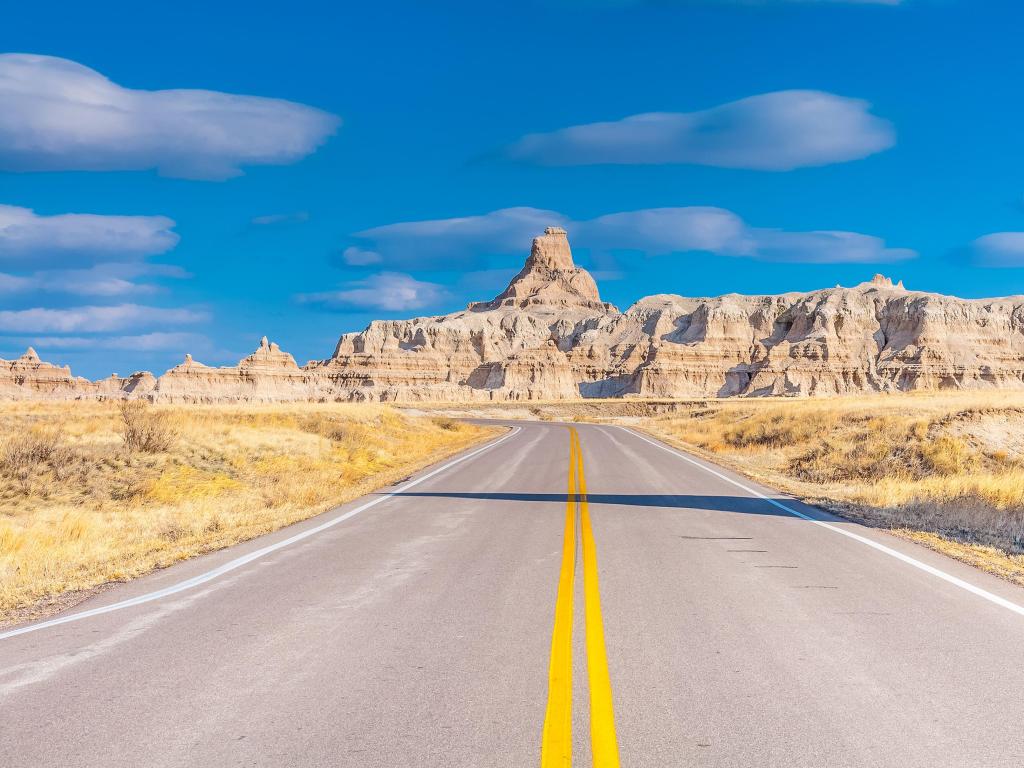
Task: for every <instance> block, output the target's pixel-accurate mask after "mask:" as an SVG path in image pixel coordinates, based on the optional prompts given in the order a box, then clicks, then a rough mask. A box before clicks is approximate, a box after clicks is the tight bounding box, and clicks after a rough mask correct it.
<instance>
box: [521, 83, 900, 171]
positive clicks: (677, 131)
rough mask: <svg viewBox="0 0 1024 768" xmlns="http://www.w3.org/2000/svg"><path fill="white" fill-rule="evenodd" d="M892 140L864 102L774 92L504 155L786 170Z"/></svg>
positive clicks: (563, 133)
mask: <svg viewBox="0 0 1024 768" xmlns="http://www.w3.org/2000/svg"><path fill="white" fill-rule="evenodd" d="M895 143H896V131H895V129H894V128H893V125H892V123H890V122H889V121H888V120H884V119H882V118H880V117H877V116H875V115H872V114H871V113H870V105H869V104H868V103H867V102H866V101H862V100H860V99H850V98H846V97H843V96H836V95H834V94H831V93H824V92H822V91H777V92H775V93H765V94H761V95H759V96H751V97H749V98H746V99H741V100H740V101H734V102H731V103H729V104H723V105H721V106H717V107H712V108H711V109H707V110H704V111H701V112H689V113H681V112H651V113H647V114H641V115H633V116H632V117H627V118H624V119H622V120H617V121H612V122H602V123H590V124H586V125H575V126H572V127H569V128H563V129H561V130H558V131H553V132H551V133H535V134H530V135H528V136H524V137H523V138H522V139H520V140H519V141H517V142H515V143H514V144H512V145H511V146H510V147H508V149H507V150H506V153H507V155H508V157H510V158H512V159H515V160H520V161H524V162H530V163H537V164H541V165H592V164H620V165H622V164H630V165H631V164H663V163H687V164H695V165H709V166H717V167H721V168H746V169H752V170H761V171H788V170H792V169H794V168H801V167H806V166H820V165H828V164H830V163H841V162H846V161H849V160H857V159H860V158H863V157H867V156H868V155H871V154H874V153H876V152H881V151H883V150H886V149H889V148H890V147H892V146H893V145H894V144H895Z"/></svg>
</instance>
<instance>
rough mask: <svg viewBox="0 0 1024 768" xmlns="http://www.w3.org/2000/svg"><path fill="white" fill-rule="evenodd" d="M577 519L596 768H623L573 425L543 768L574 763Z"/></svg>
mask: <svg viewBox="0 0 1024 768" xmlns="http://www.w3.org/2000/svg"><path fill="white" fill-rule="evenodd" d="M577 518H578V521H579V529H580V540H581V543H582V550H583V603H584V613H585V617H586V619H585V628H584V629H585V632H586V648H587V678H588V682H589V687H590V745H591V752H592V754H593V758H594V768H619V747H618V743H617V741H616V739H615V713H614V711H613V708H612V684H611V679H610V678H609V676H608V656H607V653H606V651H605V646H604V622H603V621H602V619H601V595H600V591H599V589H598V584H597V549H596V547H595V545H594V532H593V529H592V528H591V525H590V509H589V505H588V503H587V479H586V475H585V474H584V472H583V452H582V451H581V450H580V436H579V433H578V432H577V431H576V428H575V427H570V428H569V492H568V495H567V496H566V504H565V539H564V542H563V545H562V568H561V571H560V572H559V575H558V596H557V598H556V599H555V625H554V629H553V631H552V635H551V665H550V667H549V671H548V706H547V712H546V714H545V716H544V733H543V736H542V739H541V751H540V764H541V768H566V766H571V765H572V618H573V592H574V589H575V584H574V580H575V575H576V527H577Z"/></svg>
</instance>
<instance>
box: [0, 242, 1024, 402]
mask: <svg viewBox="0 0 1024 768" xmlns="http://www.w3.org/2000/svg"><path fill="white" fill-rule="evenodd" d="M986 387H997V388H1024V297H1020V296H1018V297H1011V298H1002V299H978V300H964V299H958V298H955V297H952V296H942V295H939V294H933V293H922V292H917V291H908V290H907V289H905V288H904V287H903V285H902V283H898V284H895V285H894V284H893V283H892V282H891V281H890V280H888V279H886V278H884V277H882V276H881V275H876V276H875V278H874V279H873V280H871V281H870V282H866V283H862V284H861V285H858V286H855V287H853V288H842V287H836V288H829V289H826V290H820V291H813V292H811V293H787V294H781V295H776V296H741V295H738V294H729V295H726V296H718V297H715V298H704V299H691V298H684V297H682V296H675V295H668V294H666V295H658V296H649V297H647V298H644V299H641V300H640V301H638V302H637V303H636V304H634V305H633V306H631V307H630V308H629V309H627V310H626V311H625V312H620V311H619V310H618V309H616V308H615V307H614V306H612V305H611V304H607V303H605V302H603V301H602V300H601V298H600V295H599V293H598V288H597V285H596V284H595V282H594V280H593V278H592V277H591V276H590V274H588V273H587V272H586V271H585V270H583V269H580V268H579V267H577V266H576V265H575V264H574V262H573V259H572V252H571V250H570V248H569V242H568V239H567V236H566V233H565V230H562V229H558V228H554V227H550V228H548V229H547V230H546V232H545V233H544V234H543V235H541V236H539V237H537V238H536V239H535V240H534V241H533V247H532V250H531V252H530V256H529V258H528V259H527V262H526V265H525V266H524V267H523V269H522V271H521V272H520V273H519V274H518V275H516V277H515V278H514V279H513V280H512V282H511V283H509V285H508V287H507V288H505V290H504V291H502V292H501V293H500V294H498V295H497V296H496V297H495V298H494V299H493V300H491V301H487V302H480V303H474V304H470V305H469V306H468V307H467V308H466V309H465V310H463V311H461V312H455V313H452V314H450V315H441V316H435V317H421V318H415V319H412V320H386V321H375V322H372V323H370V325H369V326H368V327H367V328H366V329H365V330H363V331H361V332H359V333H350V334H345V335H343V336H342V337H341V338H340V339H339V341H338V344H337V347H336V348H335V351H334V354H333V356H332V357H331V358H329V359H327V360H323V361H315V362H312V363H309V364H307V365H306V366H303V367H299V366H298V365H297V364H296V363H295V360H294V359H293V358H292V357H291V355H289V354H287V353H285V352H283V351H281V350H280V349H279V348H278V346H277V345H276V344H271V343H270V342H268V341H267V339H266V338H264V339H263V341H262V342H261V344H260V347H259V349H257V350H256V352H254V353H253V354H252V355H250V356H249V357H247V358H245V359H244V360H242V361H241V362H240V363H239V364H238V365H237V366H230V367H221V368H211V367H208V366H205V365H202V364H201V363H198V362H196V361H194V360H192V358H191V357H190V356H186V359H185V362H183V363H182V364H181V365H178V366H176V367H174V368H172V369H171V370H169V371H167V373H165V374H164V375H163V376H160V377H154V376H152V375H151V374H149V373H145V372H143V373H137V374H133V375H132V376H131V377H128V378H126V379H119V378H117V377H112V378H110V379H106V380H103V381H100V382H88V381H86V380H84V379H80V378H76V377H73V376H72V375H71V372H70V371H69V370H68V369H66V368H58V367H56V366H52V365H49V364H47V363H43V362H41V361H40V360H39V358H38V356H36V355H35V353H34V352H33V351H32V350H29V352H28V353H26V354H25V355H23V356H22V357H21V358H19V359H18V360H15V361H11V362H7V361H0V397H62V398H67V397H147V398H150V399H154V400H179V401H180V400H184V401H203V402H216V401H279V400H384V401H413V402H415V401H425V400H433V401H474V400H541V399H544V400H547V399H551V400H554V399H567V398H578V397H628V396H632V397H653V398H673V397H731V396H765V395H828V394H842V393H850V392H887V391H898V390H914V389H953V388H963V389H980V388H986Z"/></svg>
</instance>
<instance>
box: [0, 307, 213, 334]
mask: <svg viewBox="0 0 1024 768" xmlns="http://www.w3.org/2000/svg"><path fill="white" fill-rule="evenodd" d="M206 317H207V316H206V313H205V312H202V311H198V310H194V309H182V308H164V307H147V306H141V305H139V304H118V305H115V306H108V307H96V306H86V307H71V308H68V309H49V308H45V307H35V308H32V309H21V310H3V311H0V332H2V333H107V332H111V331H120V330H123V329H126V328H132V329H137V328H143V327H146V326H154V325H157V326H164V325H177V324H186V323H197V322H201V321H203V320H205V319H206Z"/></svg>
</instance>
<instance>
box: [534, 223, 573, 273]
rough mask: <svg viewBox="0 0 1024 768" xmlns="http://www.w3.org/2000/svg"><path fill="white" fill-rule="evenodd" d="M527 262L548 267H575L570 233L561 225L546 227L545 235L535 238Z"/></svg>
mask: <svg viewBox="0 0 1024 768" xmlns="http://www.w3.org/2000/svg"><path fill="white" fill-rule="evenodd" d="M526 263H527V264H531V263H532V264H534V265H537V266H543V267H547V268H548V269H573V267H575V266H576V265H575V264H573V261H572V250H570V248H569V235H568V233H567V232H566V231H565V230H564V229H562V228H561V227H548V228H547V229H545V230H544V234H543V235H540V236H539V237H535V238H533V247H532V248H531V249H530V258H529V260H528V261H527V262H526Z"/></svg>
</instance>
